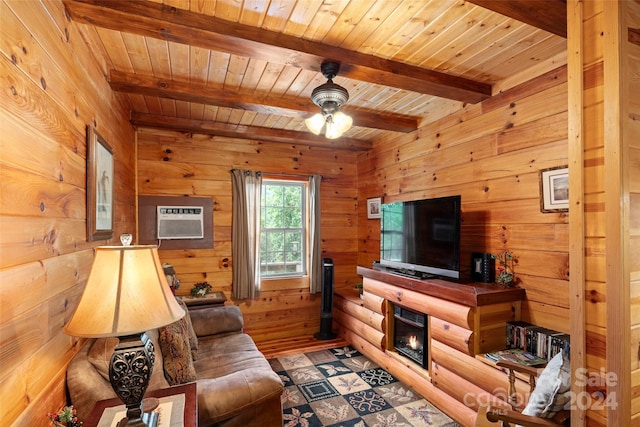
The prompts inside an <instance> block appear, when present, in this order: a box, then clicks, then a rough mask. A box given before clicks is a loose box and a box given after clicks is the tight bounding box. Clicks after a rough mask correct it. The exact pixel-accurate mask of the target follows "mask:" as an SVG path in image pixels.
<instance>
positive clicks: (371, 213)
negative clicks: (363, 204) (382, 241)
mask: <svg viewBox="0 0 640 427" xmlns="http://www.w3.org/2000/svg"><path fill="white" fill-rule="evenodd" d="M381 203H382V199H381V198H380V197H374V198H372V199H367V218H369V219H375V218H380V204H381Z"/></svg>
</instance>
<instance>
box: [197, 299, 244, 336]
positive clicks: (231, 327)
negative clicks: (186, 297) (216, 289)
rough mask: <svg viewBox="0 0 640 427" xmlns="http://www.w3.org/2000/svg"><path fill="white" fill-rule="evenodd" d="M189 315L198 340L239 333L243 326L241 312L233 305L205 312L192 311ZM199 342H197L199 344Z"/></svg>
mask: <svg viewBox="0 0 640 427" xmlns="http://www.w3.org/2000/svg"><path fill="white" fill-rule="evenodd" d="M189 314H190V316H191V322H193V329H194V330H195V331H196V335H198V338H202V337H204V336H208V335H216V334H225V333H232V332H241V331H242V328H243V326H244V323H243V320H242V312H241V311H240V308H239V307H238V306H235V305H226V306H222V307H214V308H211V309H207V310H192V311H191V312H190V313H189ZM201 341H202V340H200V341H199V344H200V342H201Z"/></svg>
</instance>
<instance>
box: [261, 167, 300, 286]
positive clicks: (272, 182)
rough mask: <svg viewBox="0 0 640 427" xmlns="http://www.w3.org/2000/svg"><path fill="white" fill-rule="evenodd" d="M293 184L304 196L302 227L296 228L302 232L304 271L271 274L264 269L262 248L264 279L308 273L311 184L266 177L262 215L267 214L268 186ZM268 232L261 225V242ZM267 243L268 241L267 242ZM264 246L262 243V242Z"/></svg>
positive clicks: (263, 184)
mask: <svg viewBox="0 0 640 427" xmlns="http://www.w3.org/2000/svg"><path fill="white" fill-rule="evenodd" d="M270 185H271V186H292V187H299V188H300V189H301V196H302V200H301V204H300V210H301V215H302V218H301V224H302V227H301V228H300V229H297V228H296V229H295V230H299V231H300V234H301V240H302V241H301V248H300V252H301V259H300V262H301V270H302V271H295V272H289V273H286V272H285V273H276V274H269V273H268V271H265V270H263V265H264V263H265V260H266V259H267V257H266V256H264V255H265V254H264V252H262V248H261V249H260V250H261V253H260V276H261V279H264V280H269V279H278V278H293V277H304V276H307V275H308V264H309V263H308V257H309V250H308V246H309V214H308V212H309V185H308V183H306V182H304V181H295V180H286V179H275V178H269V179H267V178H265V179H264V180H263V182H262V188H263V196H262V206H261V215H266V206H265V197H264V194H265V193H264V192H265V191H266V189H267V187H268V186H270ZM261 223H262V218H261ZM269 230H274V231H282V230H285V231H286V230H288V229H287V228H282V229H269ZM264 233H267V231H265V230H263V228H262V226H261V227H260V240H261V242H262V241H263V240H264V236H265V234H264ZM265 244H266V242H265ZM261 247H262V244H261ZM285 258H286V253H285Z"/></svg>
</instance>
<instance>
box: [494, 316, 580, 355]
mask: <svg viewBox="0 0 640 427" xmlns="http://www.w3.org/2000/svg"><path fill="white" fill-rule="evenodd" d="M506 344H507V348H508V349H520V350H524V351H526V352H528V353H530V354H532V355H534V356H537V357H539V358H541V359H544V360H551V358H552V357H553V356H555V355H556V354H558V353H559V352H561V351H563V350H566V351H568V350H569V345H570V337H569V334H565V333H562V332H558V331H554V330H552V329H548V328H543V327H542V326H535V325H532V324H530V323H527V322H521V321H517V322H507V342H506Z"/></svg>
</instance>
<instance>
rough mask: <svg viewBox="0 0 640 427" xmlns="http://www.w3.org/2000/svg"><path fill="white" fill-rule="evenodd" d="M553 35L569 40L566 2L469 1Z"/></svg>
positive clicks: (533, 0) (559, 0)
mask: <svg viewBox="0 0 640 427" xmlns="http://www.w3.org/2000/svg"><path fill="white" fill-rule="evenodd" d="M468 1H469V3H473V4H476V5H478V6H481V7H484V8H485V9H489V10H492V11H494V12H497V13H500V14H502V15H504V16H508V17H509V18H513V19H515V20H517V21H520V22H524V23H525V24H529V25H531V26H533V27H536V28H540V29H541V30H545V31H548V32H550V33H551V34H555V35H558V36H560V37H564V38H565V39H566V38H567V2H566V0H509V1H506V0H468Z"/></svg>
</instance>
